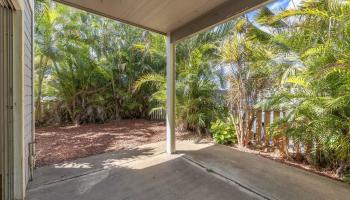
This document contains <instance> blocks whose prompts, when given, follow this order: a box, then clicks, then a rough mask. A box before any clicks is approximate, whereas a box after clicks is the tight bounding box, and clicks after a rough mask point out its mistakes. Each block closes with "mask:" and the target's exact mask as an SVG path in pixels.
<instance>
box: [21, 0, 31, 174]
mask: <svg viewBox="0 0 350 200" xmlns="http://www.w3.org/2000/svg"><path fill="white" fill-rule="evenodd" d="M31 1H32V0H24V3H25V7H24V15H23V16H24V35H25V37H24V83H23V84H24V86H23V89H24V148H25V161H24V162H25V169H26V172H25V173H26V181H28V180H29V170H30V169H29V167H30V166H29V156H30V155H29V152H30V150H29V144H30V143H31V142H32V133H33V127H32V126H33V122H32V119H33V118H32V114H33V100H32V95H33V94H32V93H33V92H32V91H33V77H32V71H33V48H32V47H33V44H32V38H33V28H32V27H33V17H32V15H33V12H32V10H31V7H30V5H31V3H32V2H31Z"/></svg>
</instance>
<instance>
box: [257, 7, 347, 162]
mask: <svg viewBox="0 0 350 200" xmlns="http://www.w3.org/2000/svg"><path fill="white" fill-rule="evenodd" d="M349 5H350V2H349V1H338V0H321V1H313V0H312V1H306V2H304V3H303V4H302V6H301V7H300V8H298V9H296V10H286V11H283V12H281V13H280V14H278V15H276V16H270V17H269V18H266V19H269V20H265V22H263V23H265V25H266V26H269V25H271V22H275V21H276V20H284V21H288V20H290V19H292V20H291V22H290V23H288V26H287V27H285V28H284V29H281V30H279V32H276V33H275V34H274V37H273V39H272V41H271V42H272V43H271V44H273V45H274V46H275V47H276V48H280V51H281V52H284V53H285V54H286V55H289V56H293V57H294V59H295V60H296V62H295V63H289V64H288V63H286V64H285V65H284V66H283V68H284V69H283V68H282V69H280V73H279V76H280V77H281V78H280V79H282V81H281V82H280V84H278V88H277V90H275V91H274V92H273V94H272V95H271V97H269V98H267V99H265V100H264V101H263V103H261V104H260V105H261V106H262V107H263V108H266V109H282V110H283V111H285V112H286V117H285V118H284V119H281V121H280V122H279V123H278V124H279V126H281V127H282V126H283V127H284V128H283V129H280V130H281V133H282V134H284V135H285V136H288V137H289V138H291V139H292V140H293V141H298V142H301V143H303V144H304V145H306V147H307V149H306V152H305V154H306V157H309V159H308V161H309V162H310V163H311V164H313V165H316V166H318V167H327V168H332V169H338V168H341V167H343V165H345V166H349V165H350V135H349V133H350V123H349V119H350V96H349V94H350V87H349V83H350V71H349V63H350V59H349V56H348V55H350V46H349V44H350V43H349V33H350V32H349V30H350V29H349V27H350V21H349V19H350V6H349ZM295 19H298V20H295ZM262 21H263V20H262ZM267 21H270V23H267ZM340 38H341V39H340ZM296 63H297V64H296ZM296 65H298V66H301V67H297V68H296ZM291 72H292V73H291ZM278 124H276V125H278ZM344 163H345V164H344Z"/></svg>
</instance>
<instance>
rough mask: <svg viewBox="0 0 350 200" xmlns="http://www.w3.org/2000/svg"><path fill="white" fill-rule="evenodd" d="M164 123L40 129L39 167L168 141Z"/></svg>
mask: <svg viewBox="0 0 350 200" xmlns="http://www.w3.org/2000/svg"><path fill="white" fill-rule="evenodd" d="M165 131H166V127H165V123H164V122H156V121H147V120H142V119H137V120H122V121H113V122H109V123H105V124H89V125H80V126H74V125H70V126H56V127H46V128H37V129H36V134H35V137H36V142H37V143H36V167H42V166H45V165H51V164H57V163H61V162H63V161H70V160H75V159H77V158H83V157H87V156H91V155H96V154H101V153H105V152H110V151H117V150H122V149H128V148H134V147H135V146H139V145H142V144H146V143H153V142H158V141H162V140H165V139H166V135H165Z"/></svg>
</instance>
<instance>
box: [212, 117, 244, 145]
mask: <svg viewBox="0 0 350 200" xmlns="http://www.w3.org/2000/svg"><path fill="white" fill-rule="evenodd" d="M210 131H211V133H212V135H213V139H214V141H215V142H216V143H218V144H235V143H237V135H236V130H235V126H234V119H233V116H232V115H231V116H230V117H228V118H227V120H226V121H223V120H221V119H218V120H216V121H215V122H212V123H211V127H210Z"/></svg>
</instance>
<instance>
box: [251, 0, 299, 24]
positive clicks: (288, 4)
mask: <svg viewBox="0 0 350 200" xmlns="http://www.w3.org/2000/svg"><path fill="white" fill-rule="evenodd" d="M301 1H302V0H277V1H274V2H272V3H270V4H268V5H267V7H268V8H269V9H270V10H271V11H272V12H274V13H275V14H277V13H279V12H281V11H282V10H286V9H294V8H295V6H294V5H296V6H298V5H300V3H301ZM256 13H257V11H252V12H250V13H248V14H247V16H248V19H249V20H250V21H253V20H254V16H255V15H256Z"/></svg>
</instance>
